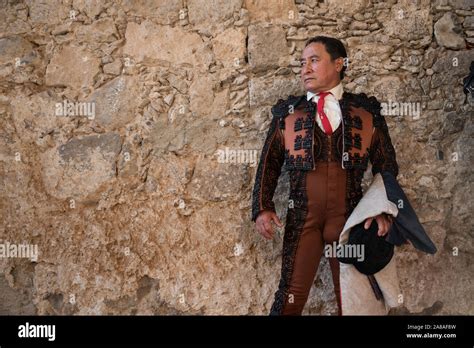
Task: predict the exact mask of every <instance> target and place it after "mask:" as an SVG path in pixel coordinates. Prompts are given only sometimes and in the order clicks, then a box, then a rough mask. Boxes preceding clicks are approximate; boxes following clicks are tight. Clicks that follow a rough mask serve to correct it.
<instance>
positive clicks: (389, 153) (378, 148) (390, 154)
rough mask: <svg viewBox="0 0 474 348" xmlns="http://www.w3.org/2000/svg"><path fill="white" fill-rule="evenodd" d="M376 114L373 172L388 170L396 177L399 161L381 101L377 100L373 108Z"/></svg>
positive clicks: (371, 157)
mask: <svg viewBox="0 0 474 348" xmlns="http://www.w3.org/2000/svg"><path fill="white" fill-rule="evenodd" d="M372 112H373V115H374V127H375V131H374V134H373V137H372V143H371V145H370V152H369V154H370V162H371V163H372V174H373V175H375V174H377V173H382V172H385V171H388V172H390V173H392V174H393V176H394V177H395V178H396V177H397V175H398V163H397V156H396V153H395V149H394V147H393V145H392V140H391V139H390V134H389V132H388V127H387V122H386V121H385V118H384V117H383V116H382V115H381V114H380V103H379V102H377V101H376V104H375V107H374V108H373V110H372Z"/></svg>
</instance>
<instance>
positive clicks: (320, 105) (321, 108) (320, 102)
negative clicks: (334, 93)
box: [318, 92, 332, 135]
mask: <svg viewBox="0 0 474 348" xmlns="http://www.w3.org/2000/svg"><path fill="white" fill-rule="evenodd" d="M329 94H331V93H330V92H321V93H318V96H319V100H318V115H319V118H320V119H321V123H322V124H323V128H324V131H325V132H326V134H328V135H331V134H332V127H331V123H330V122H329V119H328V117H327V116H326V114H325V113H324V98H325V97H326V96H327V95H329Z"/></svg>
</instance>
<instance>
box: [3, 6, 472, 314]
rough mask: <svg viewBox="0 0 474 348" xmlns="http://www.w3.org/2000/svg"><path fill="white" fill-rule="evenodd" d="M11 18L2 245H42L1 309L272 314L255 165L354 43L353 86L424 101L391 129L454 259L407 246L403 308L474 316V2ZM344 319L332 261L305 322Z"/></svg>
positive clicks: (52, 11) (30, 11) (43, 13)
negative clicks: (309, 88) (254, 217)
mask: <svg viewBox="0 0 474 348" xmlns="http://www.w3.org/2000/svg"><path fill="white" fill-rule="evenodd" d="M0 7H1V11H0V89H1V94H0V115H1V121H0V144H1V145H0V174H1V176H0V177H1V186H0V214H1V226H0V239H1V240H0V242H1V243H3V244H4V245H5V244H6V243H7V242H8V243H11V244H14V245H17V246H18V244H22V245H28V246H31V247H32V248H33V246H36V247H37V251H38V255H37V259H36V258H35V259H33V258H25V257H23V258H19V257H2V258H0V314H34V313H36V314H267V313H268V312H269V309H270V306H271V303H272V301H273V294H274V291H275V290H276V287H277V282H278V279H279V272H280V263H281V249H282V238H281V236H277V237H276V238H275V240H273V241H270V242H269V241H266V240H264V239H263V238H261V237H260V236H259V235H257V233H256V232H255V230H254V226H253V223H251V222H250V204H251V201H250V199H251V190H252V187H253V180H254V177H255V171H256V166H255V160H256V159H258V154H259V153H260V149H261V146H262V143H263V139H264V136H265V134H266V131H267V129H268V126H269V122H270V118H271V115H270V107H271V105H273V104H274V103H275V102H276V101H277V100H278V99H279V98H283V97H285V96H287V95H289V94H295V93H302V92H303V91H302V87H301V85H300V83H299V79H298V75H299V72H300V68H299V67H298V58H299V56H300V54H301V52H302V49H303V46H304V42H305V40H307V39H308V38H310V37H312V36H315V35H318V34H326V35H330V36H335V37H338V38H340V39H341V40H342V41H343V42H344V43H345V44H346V45H347V48H348V51H349V58H350V59H349V68H348V70H347V76H346V78H345V79H344V81H343V82H344V85H345V88H346V90H348V91H352V92H358V93H359V92H365V93H367V94H369V95H375V96H376V97H377V98H378V99H379V100H380V101H381V102H386V103H388V102H391V101H393V102H398V103H411V104H410V105H419V106H420V108H421V111H420V112H419V114H416V115H415V114H409V115H393V116H394V117H388V116H387V117H386V118H387V122H388V125H389V129H390V133H391V136H392V140H393V142H394V146H395V148H396V151H397V158H398V161H399V164H400V175H399V180H400V183H401V184H402V185H403V187H404V188H405V190H406V193H407V195H408V197H409V199H410V201H411V203H412V204H413V206H414V208H415V210H416V211H417V213H418V214H419V218H420V220H421V221H422V223H423V224H424V226H425V228H426V230H427V232H428V233H429V235H430V236H431V237H432V239H433V241H434V242H435V244H436V245H437V247H438V249H439V252H438V253H437V254H436V255H434V256H430V255H425V254H423V253H421V252H418V251H416V250H415V249H414V248H413V247H411V246H405V247H402V248H398V254H397V259H398V273H399V277H400V281H401V289H402V294H401V295H402V296H401V299H402V300H403V305H402V307H401V309H399V310H398V311H397V312H395V313H394V314H400V313H426V314H474V301H473V294H474V291H473V290H474V289H473V285H472V284H473V283H472V270H473V269H472V257H473V252H474V247H473V230H472V225H473V224H472V217H471V215H470V213H472V212H473V201H472V195H473V190H472V188H473V185H472V183H473V180H472V179H473V174H472V170H470V168H472V167H471V166H470V164H469V163H472V145H473V141H472V139H473V124H472V116H473V112H472V111H473V108H472V106H473V104H474V103H473V101H472V99H469V100H468V99H466V97H465V95H464V94H463V92H462V78H463V77H465V76H467V74H468V71H469V64H470V62H471V60H472V59H473V56H474V55H473V52H472V50H470V49H472V47H473V45H474V12H473V8H472V2H471V1H470V0H444V1H443V0H437V1H433V2H432V1H428V0H418V1H416V0H399V1H396V0H392V1H370V0H338V1H336V0H326V1H317V0H297V1H290V0H288V1H286V0H275V1H256V0H166V1H164V0H163V1H151V0H136V1H133V0H122V1H109V0H104V1H96V0H25V1H13V0H11V1H8V0H0ZM76 107H77V108H76ZM80 107H84V108H83V109H80ZM88 108H89V109H88ZM415 116H416V117H415ZM243 150H245V151H243ZM255 154H257V158H254V157H253V156H254V155H255ZM234 155H235V156H234ZM244 155H245V156H244ZM232 156H234V157H232ZM367 179H368V180H369V179H370V178H367ZM287 194H288V177H287V175H286V174H284V175H283V176H282V178H281V184H280V185H279V188H278V192H277V195H276V199H275V200H276V202H277V207H278V212H279V213H281V214H282V215H283V214H284V211H285V206H286V204H287ZM31 250H34V249H31ZM10 256H12V255H10ZM20 256H21V255H20ZM469 260H471V261H469ZM469 265H471V266H469ZM335 311H336V305H335V299H334V296H333V292H332V281H331V277H330V272H329V267H328V263H327V261H326V260H325V259H323V261H322V266H321V267H320V271H319V272H318V275H317V277H316V279H315V282H314V287H313V289H312V291H311V294H310V299H309V301H308V304H307V306H306V309H305V311H304V314H324V315H327V314H334V313H335Z"/></svg>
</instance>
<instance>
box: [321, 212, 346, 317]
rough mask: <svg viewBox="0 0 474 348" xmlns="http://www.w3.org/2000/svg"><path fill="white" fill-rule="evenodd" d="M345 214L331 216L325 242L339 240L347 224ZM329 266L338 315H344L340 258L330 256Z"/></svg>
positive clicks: (325, 230) (324, 235) (325, 227)
mask: <svg viewBox="0 0 474 348" xmlns="http://www.w3.org/2000/svg"><path fill="white" fill-rule="evenodd" d="M345 221H346V220H345V218H344V215H340V216H336V217H332V218H329V219H328V220H327V221H326V224H325V226H324V232H323V238H324V242H325V243H326V244H329V245H333V242H336V244H337V243H338V241H339V235H340V234H341V231H342V229H343V228H344V224H345ZM327 259H328V261H329V266H330V267H331V273H332V281H333V284H334V294H335V295H336V302H337V307H338V315H342V303H341V286H340V282H339V270H340V265H339V260H338V259H337V258H336V257H328V258H327Z"/></svg>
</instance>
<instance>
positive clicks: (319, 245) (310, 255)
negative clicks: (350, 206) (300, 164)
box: [282, 161, 346, 315]
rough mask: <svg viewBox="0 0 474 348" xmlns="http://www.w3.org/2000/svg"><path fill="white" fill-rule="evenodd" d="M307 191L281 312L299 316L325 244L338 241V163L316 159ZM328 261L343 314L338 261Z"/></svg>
mask: <svg viewBox="0 0 474 348" xmlns="http://www.w3.org/2000/svg"><path fill="white" fill-rule="evenodd" d="M306 192H307V196H308V215H307V218H306V220H305V224H304V227H303V231H302V233H301V236H300V239H299V242H298V246H297V249H296V256H295V259H294V264H293V272H292V275H291V282H290V287H289V292H288V296H287V297H286V298H285V304H284V306H283V311H282V314H283V315H301V312H302V311H303V308H304V305H305V304H306V301H307V299H308V295H309V291H310V289H311V285H312V284H313V281H314V277H315V275H316V272H317V270H318V267H319V262H320V260H321V256H322V255H323V251H324V245H325V244H332V243H333V242H336V243H337V242H338V240H339V235H340V233H341V232H342V228H343V227H344V224H345V212H346V205H345V198H346V171H345V170H344V169H342V167H341V162H340V161H338V162H335V161H333V162H323V161H318V162H317V163H316V169H315V170H313V171H309V172H308V174H307V178H306ZM328 261H329V264H330V267H331V272H332V279H333V283H334V291H335V295H336V301H337V305H338V309H339V311H338V314H339V315H342V310H341V290H340V284H339V261H338V260H337V259H336V258H332V257H331V258H328Z"/></svg>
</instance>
